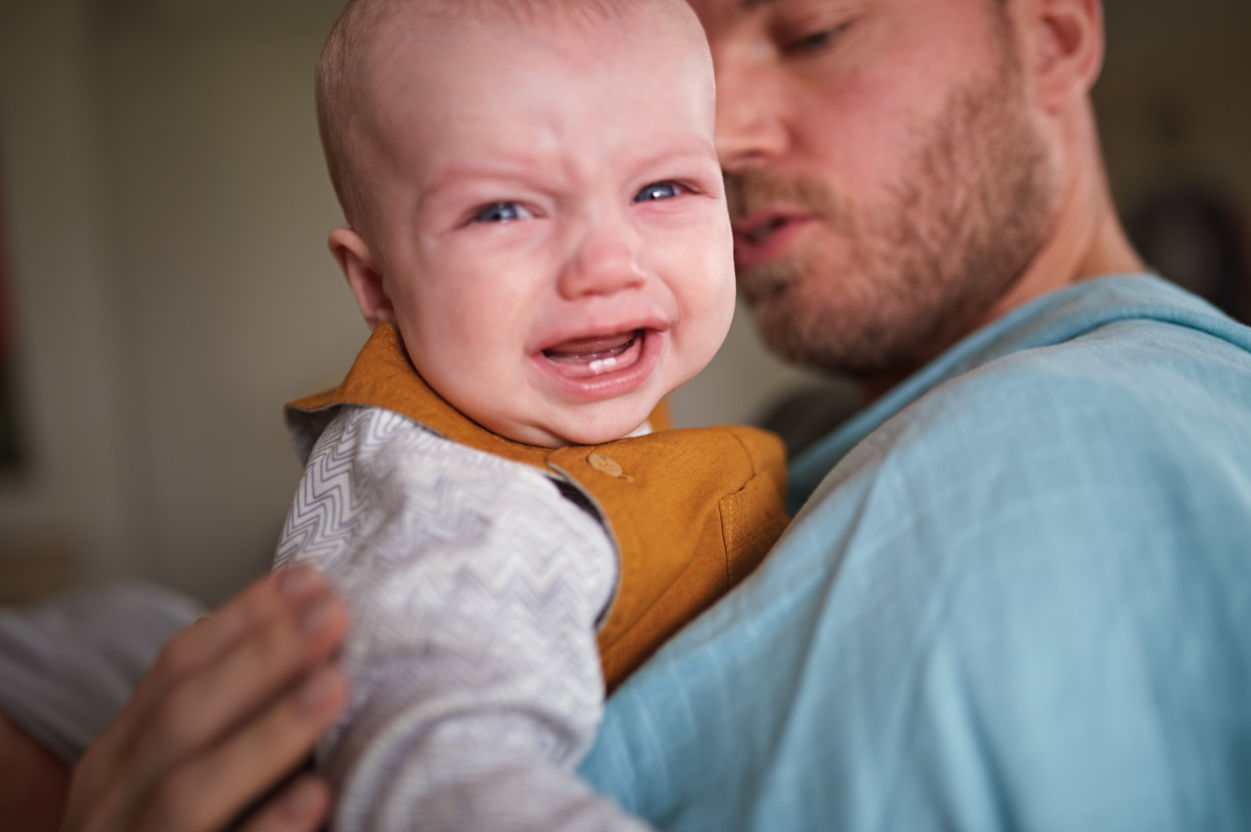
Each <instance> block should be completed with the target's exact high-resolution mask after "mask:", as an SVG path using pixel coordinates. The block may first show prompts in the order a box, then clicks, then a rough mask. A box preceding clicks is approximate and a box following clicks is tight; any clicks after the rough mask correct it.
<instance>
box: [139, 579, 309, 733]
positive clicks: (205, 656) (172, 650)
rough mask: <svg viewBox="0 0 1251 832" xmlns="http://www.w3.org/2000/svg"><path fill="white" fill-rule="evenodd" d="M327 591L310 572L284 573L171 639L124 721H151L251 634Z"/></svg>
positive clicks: (258, 583) (259, 582) (263, 581)
mask: <svg viewBox="0 0 1251 832" xmlns="http://www.w3.org/2000/svg"><path fill="white" fill-rule="evenodd" d="M325 590H326V582H325V579H324V578H323V577H322V576H321V574H320V573H319V572H318V571H317V570H316V569H313V568H311V567H308V566H294V567H290V568H287V569H280V570H278V571H277V572H274V573H272V574H269V575H266V576H264V577H263V578H260V579H258V580H257V581H255V582H254V583H252V584H251V585H250V586H249V587H248V588H247V589H245V590H244V591H243V592H242V593H240V594H239V595H238V596H236V597H235V598H234V599H233V600H231V601H230V602H229V603H228V604H226V605H225V606H223V607H222V608H220V609H218V610H216V611H214V612H213V613H212V614H211V615H209V616H207V617H205V618H202V619H200V620H199V621H197V622H196V623H195V624H194V625H193V626H191V627H188V628H187V629H185V630H183V631H182V632H181V633H179V634H178V635H177V636H175V637H174V638H172V639H170V641H169V642H168V643H167V644H166V645H165V646H164V647H163V648H162V649H161V652H160V653H159V654H158V655H157V657H156V661H155V662H153V665H152V668H151V670H150V671H149V672H148V673H147V675H146V676H145V677H144V679H143V681H142V682H141V683H140V684H139V687H138V688H137V689H136V691H135V695H134V696H133V697H131V699H130V701H129V702H128V703H127V705H126V708H125V709H124V710H123V711H122V714H121V721H122V722H128V721H131V720H136V719H137V720H140V721H144V720H146V715H147V714H148V712H149V711H150V709H151V708H152V707H153V704H154V703H155V702H156V701H158V700H159V699H161V698H162V697H163V696H164V695H165V693H166V692H167V691H168V690H169V689H170V688H171V687H172V686H173V685H175V684H177V683H178V682H179V681H180V680H181V679H184V678H186V676H187V675H188V674H191V673H194V672H195V671H196V670H198V669H200V668H203V667H205V666H207V665H210V664H212V663H213V662H214V661H216V660H217V659H218V658H220V657H221V656H222V655H223V654H225V653H226V652H227V651H228V650H230V649H231V648H232V647H233V646H234V645H235V644H237V643H238V642H239V641H240V640H242V639H244V638H245V637H246V636H247V635H248V634H249V633H251V632H253V631H255V630H256V629H258V628H260V627H263V626H265V625H266V624H267V623H269V622H270V621H272V620H273V619H274V618H275V617H277V616H281V615H284V614H290V613H291V610H292V609H297V608H299V607H300V606H301V605H302V604H303V603H304V602H305V601H306V600H307V599H308V598H309V597H310V596H312V595H314V594H317V593H321V592H325Z"/></svg>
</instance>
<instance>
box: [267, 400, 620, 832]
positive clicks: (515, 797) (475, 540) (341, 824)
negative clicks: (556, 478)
mask: <svg viewBox="0 0 1251 832" xmlns="http://www.w3.org/2000/svg"><path fill="white" fill-rule="evenodd" d="M279 560H280V561H287V560H305V561H312V562H314V563H316V564H317V565H318V566H320V567H321V568H322V569H323V570H325V571H326V572H327V574H328V575H329V576H330V579H331V581H332V582H333V583H334V584H335V585H336V586H337V588H338V589H339V590H340V591H341V592H342V593H343V594H344V595H345V596H346V597H347V600H348V602H349V604H350V605H351V608H352V611H353V631H352V633H351V634H350V635H349V638H348V647H347V651H346V655H345V656H344V665H345V668H346V669H347V671H348V674H349V677H350V679H351V686H352V703H351V705H350V706H349V713H348V716H347V718H346V721H344V722H342V723H340V725H339V726H338V727H337V728H336V729H334V730H332V732H331V733H330V734H329V736H328V738H327V739H326V741H325V742H324V744H323V748H322V752H323V754H322V762H323V764H324V765H325V767H326V768H327V769H328V773H329V774H330V776H331V778H332V780H333V781H335V782H336V783H337V785H338V787H339V794H338V798H337V799H338V806H337V809H336V812H335V828H336V829H339V830H366V829H368V830H378V831H379V832H386V831H387V830H408V829H448V830H464V829H510V830H511V829H518V830H520V829H543V830H559V829H571V830H572V829H578V830H582V829H634V830H637V829H642V828H643V827H642V825H641V823H639V822H638V821H636V820H633V819H631V818H629V817H628V816H627V815H625V814H624V813H623V812H622V811H621V810H620V809H619V808H617V807H616V806H615V805H614V804H613V803H611V802H610V801H608V800H606V799H604V798H601V797H599V796H598V795H596V794H594V793H593V792H592V791H591V790H590V789H589V788H588V787H587V786H586V785H585V784H584V783H583V782H582V781H581V780H580V779H579V778H578V777H577V776H576V775H575V773H574V768H575V767H576V766H577V764H578V763H579V762H580V760H581V759H582V756H583V755H584V754H585V753H586V751H587V749H588V748H589V746H590V743H591V741H592V739H593V737H594V734H595V731H596V728H597V727H598V724H599V720H600V716H601V713H602V707H603V680H602V677H601V674H600V666H599V656H598V652H597V650H596V645H595V621H596V618H597V617H598V615H599V614H600V613H601V612H602V610H603V609H604V607H605V606H606V604H607V603H608V600H609V598H610V596H611V593H612V591H613V585H614V583H615V579H616V557H615V553H614V552H613V549H612V546H611V544H610V543H609V541H608V538H607V535H606V534H605V533H604V531H603V529H602V528H601V527H600V526H599V524H598V523H597V522H596V521H595V520H594V519H593V518H591V517H590V516H589V515H587V514H586V513H584V512H583V511H582V510H581V509H579V508H577V507H576V506H574V505H573V504H571V503H569V502H568V501H566V500H564V499H563V498H561V497H560V496H559V495H558V494H557V492H556V489H555V487H554V486H553V485H552V483H551V482H550V481H548V480H547V478H546V477H544V475H543V474H542V473H541V472H539V471H537V470H534V469H529V468H525V467H523V466H519V465H517V464H514V463H510V462H507V461H506V460H502V459H499V458H496V457H493V456H489V455H486V454H481V453H478V452H475V451H471V450H468V449H466V448H463V447H461V446H458V445H455V444H453V443H450V442H448V441H446V440H444V439H441V438H439V437H437V436H435V435H433V434H431V433H430V432H428V431H425V430H423V429H421V428H419V427H417V426H415V425H414V424H413V423H412V422H410V421H408V420H407V419H404V418H403V417H400V416H396V415H394V414H390V413H387V412H385V411H380V410H365V409H352V410H348V411H346V412H345V414H343V415H340V417H339V418H337V419H336V420H335V422H333V423H332V424H331V426H330V427H329V428H328V429H327V431H326V433H325V434H324V435H323V437H322V439H321V441H319V443H318V446H317V448H316V449H315V450H314V452H313V456H312V458H311V460H310V464H309V467H308V469H307V470H306V472H305V476H304V479H303V480H302V482H301V486H300V494H299V495H298V496H297V499H296V503H295V505H294V506H293V508H292V513H291V517H290V518H289V519H288V523H287V528H286V530H285V532H284V537H283V542H282V544H281V545H280V548H279Z"/></svg>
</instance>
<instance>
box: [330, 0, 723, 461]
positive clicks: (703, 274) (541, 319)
mask: <svg viewBox="0 0 1251 832" xmlns="http://www.w3.org/2000/svg"><path fill="white" fill-rule="evenodd" d="M318 112H319V118H320V122H321V131H322V141H323V143H324V145H325V148H326V156H327V159H328V162H329V165H330V170H331V177H332V179H333V180H334V184H335V190H336V192H337V193H338V194H339V199H340V202H341V203H342V205H343V208H344V212H345V214H346V215H347V220H348V225H349V226H350V227H348V228H339V229H336V230H335V231H334V232H332V234H331V236H330V245H331V249H332V251H333V252H334V254H335V257H336V258H337V259H338V260H339V263H340V265H341V266H342V267H343V270H344V272H345V274H346V275H347V278H348V283H349V284H350V285H351V287H352V291H353V293H354V294H355V296H356V299H357V302H358V303H359V305H360V308H361V311H362V313H363V314H364V316H365V319H366V321H367V322H369V323H370V324H371V325H373V324H376V323H379V322H384V321H392V322H394V323H395V324H396V325H398V327H399V329H400V332H401V334H402V335H403V338H404V344H405V347H406V348H407V350H408V355H409V358H410V359H411V361H412V362H413V365H414V366H415V367H416V368H417V371H418V372H419V373H421V375H422V377H423V378H424V379H425V380H426V382H427V383H428V384H429V385H430V386H431V387H432V388H434V389H435V390H436V391H437V392H438V393H439V394H440V395H441V396H443V398H445V399H446V400H447V401H448V402H450V403H451V404H452V405H454V406H455V407H456V408H457V409H459V410H460V411H461V412H462V413H464V414H465V415H466V416H468V417H469V418H471V419H473V420H474V421H476V422H478V423H479V424H481V425H483V426H484V427H486V428H488V429H490V430H492V431H494V432H495V433H498V434H500V435H503V436H507V437H509V438H512V439H515V440H518V441H521V442H526V443H529V444H534V445H547V446H557V445H564V444H570V443H579V444H593V443H598V442H605V441H608V440H610V439H615V438H618V437H621V436H624V435H626V434H628V433H630V432H631V431H633V430H634V429H636V428H637V427H639V426H640V425H641V424H642V423H643V422H644V421H645V420H646V418H647V415H648V413H650V411H651V410H652V408H653V407H654V406H655V405H656V403H657V402H658V401H659V400H660V399H661V397H663V396H664V395H665V394H667V393H669V392H670V391H672V390H673V389H675V388H677V387H678V386H680V385H681V384H683V383H684V382H686V381H687V380H688V379H690V378H691V377H692V376H693V375H695V374H696V373H697V372H699V371H700V370H701V369H702V368H703V367H704V365H705V364H707V363H708V361H709V359H711V358H712V356H713V354H714V353H715V352H716V350H717V348H718V347H719V346H720V345H721V342H722V340H723V339H724V338H725V334H726V332H727V330H728V328H729V323H730V317H731V314H732V312H733V306H734V270H733V261H732V253H731V237H730V226H729V219H728V216H727V213H726V207H725V198H724V192H723V187H722V181H721V172H720V169H719V167H718V164H717V157H716V152H715V150H714V147H713V121H714V103H713V78H712V63H711V59H710V57H709V53H708V47H707V44H706V42H705V41H704V36H703V32H702V30H701V29H700V26H699V23H698V21H697V20H696V19H695V17H694V15H693V14H692V13H691V11H690V10H689V9H688V8H687V6H686V3H685V2H683V0H616V2H613V0H598V1H597V0H529V2H526V0H354V2H352V3H350V4H349V5H348V7H347V8H346V9H345V11H344V13H343V15H342V16H341V17H340V19H339V22H338V23H337V24H336V26H335V29H334V31H333V32H332V34H331V36H330V39H329V41H328V42H327V44H326V48H325V50H324V52H323V54H322V59H321V62H320V64H319V66H318Z"/></svg>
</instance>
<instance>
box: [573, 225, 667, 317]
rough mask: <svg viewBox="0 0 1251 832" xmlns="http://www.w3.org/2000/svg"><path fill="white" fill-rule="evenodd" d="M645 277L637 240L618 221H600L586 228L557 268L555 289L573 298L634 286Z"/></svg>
mask: <svg viewBox="0 0 1251 832" xmlns="http://www.w3.org/2000/svg"><path fill="white" fill-rule="evenodd" d="M645 279H646V273H645V272H644V270H643V266H642V264H641V263H640V262H639V258H638V251H637V240H635V239H634V238H633V236H632V235H631V234H630V232H629V230H628V229H625V228H622V227H620V224H619V223H612V224H601V225H597V226H592V227H590V228H588V229H586V232H585V233H584V234H583V235H582V239H581V240H580V241H579V242H578V244H577V246H576V248H575V249H574V250H573V252H572V254H571V256H570V257H569V259H568V261H567V262H566V263H565V266H564V268H563V269H562V270H561V273H560V278H559V283H558V286H557V289H558V291H559V292H560V295H561V297H563V298H565V299H566V300H576V299H577V298H581V297H585V296H587V295H611V294H613V293H615V292H620V291H622V290H625V289H629V288H634V287H638V286H641V285H642V284H643V283H644V281H645Z"/></svg>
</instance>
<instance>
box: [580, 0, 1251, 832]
mask: <svg viewBox="0 0 1251 832" xmlns="http://www.w3.org/2000/svg"><path fill="white" fill-rule="evenodd" d="M692 5H693V6H694V7H695V8H696V10H697V12H698V13H699V16H700V19H701V20H702V22H703V23H704V26H705V28H706V30H707V32H708V36H709V39H710V41H711V44H712V48H713V55H714V62H715V69H716V75H717V83H718V96H719V105H718V124H717V130H718V143H719V146H718V150H719V155H720V157H721V163H722V165H723V168H724V169H725V172H726V176H727V182H728V185H729V192H730V194H731V196H732V199H731V210H732V213H733V218H734V227H735V231H736V252H735V254H736V265H737V266H738V269H739V280H740V285H741V287H742V289H743V292H744V294H745V295H746V296H747V298H748V300H749V302H750V303H751V304H752V306H753V307H754V310H755V312H756V315H757V318H758V321H759V323H760V326H761V328H762V331H763V333H764V335H765V337H766V338H767V339H768V341H769V342H770V343H771V344H772V345H773V346H774V347H775V348H776V349H778V350H779V351H780V352H782V353H783V354H786V355H789V356H791V357H792V358H795V359H797V360H799V361H802V362H805V363H808V364H812V365H815V366H818V367H823V368H826V369H830V370H841V371H846V372H850V373H852V374H854V375H855V376H857V377H858V378H859V379H860V380H861V382H862V384H863V385H864V387H865V388H866V390H867V391H868V392H869V393H870V394H871V395H873V394H876V395H877V396H878V398H877V399H876V401H874V402H873V403H872V404H871V405H870V406H869V407H868V408H867V409H866V410H865V411H864V412H862V413H861V414H859V415H858V416H857V417H855V418H853V419H852V421H851V422H850V423H848V424H847V425H845V426H844V427H843V428H841V429H840V430H837V431H835V432H834V433H832V434H831V435H829V436H827V437H826V438H825V439H824V440H823V441H821V442H820V443H818V444H817V446H815V447H814V448H812V449H811V450H809V451H808V452H806V453H805V454H804V455H802V456H801V457H800V458H799V459H798V460H796V461H795V463H794V466H793V468H792V474H791V487H792V490H793V492H794V493H793V494H792V498H793V500H794V501H795V503H796V505H802V506H803V507H802V509H801V510H800V511H799V513H798V515H797V516H796V517H795V520H794V521H793V523H792V525H791V527H790V529H789V530H788V532H787V534H786V535H785V536H784V537H783V539H782V541H781V542H780V543H779V544H778V546H777V547H776V548H775V549H774V551H773V552H772V553H771V554H770V556H769V558H768V559H767V560H766V562H765V563H764V564H763V565H762V566H761V567H760V569H759V571H758V572H757V573H756V574H755V575H753V577H752V579H751V580H750V581H748V582H747V583H746V584H745V585H744V586H743V587H742V588H741V590H740V591H738V592H736V593H734V594H732V595H731V596H730V597H728V598H727V599H726V600H725V601H724V602H723V603H721V604H720V605H719V606H717V607H716V608H714V609H713V610H712V611H711V612H710V614H708V615H706V616H705V617H703V618H702V619H700V620H698V621H696V622H695V623H694V624H693V625H692V626H690V627H689V628H688V629H687V630H685V631H684V632H682V633H680V634H679V635H678V636H677V637H676V638H675V639H674V640H673V641H672V642H670V643H669V644H668V645H667V646H666V647H665V648H664V649H663V650H662V651H661V652H660V653H659V654H658V655H657V656H656V657H655V659H654V661H653V662H652V663H651V664H650V665H648V666H647V667H645V668H644V669H643V670H642V671H641V672H640V673H639V674H638V675H637V676H636V677H634V678H633V679H631V680H630V681H629V682H627V684H626V685H625V686H624V687H623V688H622V689H621V690H620V691H619V692H618V694H617V695H616V696H614V699H613V701H612V702H611V703H610V706H609V709H608V714H607V719H606V722H605V724H604V726H603V727H602V730H601V734H600V739H599V743H598V745H597V747H596V749H595V750H594V751H593V752H592V754H591V756H590V758H589V759H588V761H587V763H586V764H585V765H584V766H583V773H584V775H585V776H587V777H588V779H589V780H590V781H591V782H592V784H594V785H596V786H597V787H598V788H600V789H602V790H603V791H605V792H607V793H609V794H611V795H614V796H615V797H617V798H618V800H620V802H621V803H622V804H623V805H624V806H625V807H626V808H627V809H629V810H632V811H634V812H636V813H638V814H640V815H641V816H643V817H644V818H647V819H650V820H652V821H654V822H656V823H657V824H658V825H661V826H664V827H665V828H669V829H732V828H761V829H826V828H828V829H874V830H882V829H898V830H926V829H948V828H959V829H999V828H1015V829H1039V830H1056V829H1101V830H1103V829H1136V830H1141V829H1157V828H1160V829H1238V828H1247V827H1248V825H1249V824H1251V798H1249V797H1248V796H1247V794H1248V792H1247V789H1246V785H1247V782H1248V777H1251V769H1249V768H1248V764H1247V760H1248V759H1249V758H1248V749H1251V746H1249V745H1248V738H1249V737H1251V717H1249V716H1248V715H1247V709H1246V707H1245V703H1246V702H1248V701H1251V547H1249V546H1248V545H1247V541H1248V540H1251V475H1249V474H1248V472H1249V471H1251V352H1249V351H1251V333H1249V332H1248V330H1247V329H1245V328H1243V327H1240V326H1238V325H1236V324H1234V323H1233V322H1231V321H1229V320H1228V319H1226V318H1224V317H1223V316H1221V315H1220V314H1219V313H1217V312H1215V311H1214V310H1212V309H1211V308H1210V307H1207V306H1206V305H1205V304H1203V303H1202V302H1200V301H1198V300H1197V299H1195V298H1192V297H1190V296H1187V295H1185V294H1183V293H1181V292H1179V291H1177V290H1175V289H1173V288H1171V287H1168V286H1167V285H1166V284H1163V283H1161V282H1158V281H1157V280H1156V279H1154V278H1150V277H1147V276H1144V275H1135V274H1132V273H1134V272H1138V271H1140V269H1141V264H1140V263H1139V260H1138V258H1137V257H1136V256H1135V254H1134V252H1133V251H1132V250H1131V249H1130V247H1129V245H1128V244H1127V242H1126V240H1125V236H1124V234H1123V233H1122V230H1121V226H1120V224H1119V222H1118V220H1117V218H1116V216H1115V214H1114V213H1113V210H1112V206H1111V200H1110V197H1109V194H1108V189H1107V185H1106V183H1105V179H1104V173H1103V167H1102V162H1101V158H1100V152H1099V146H1098V141H1097V136H1096V130H1095V124H1094V118H1093V116H1092V112H1091V107H1090V103H1089V99H1088V93H1089V90H1090V87H1091V85H1092V84H1093V83H1094V80H1095V78H1096V76H1097V73H1098V70H1099V65H1100V60H1101V57H1102V48H1103V33H1102V22H1101V9H1100V5H1099V3H1098V2H1096V0H1007V2H999V0H950V2H936V1H935V0H915V2H910V1H909V0H864V2H854V3H844V2H826V3H817V2H801V0H692ZM1118 273H1120V276H1112V277H1107V275H1116V274H1118Z"/></svg>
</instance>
